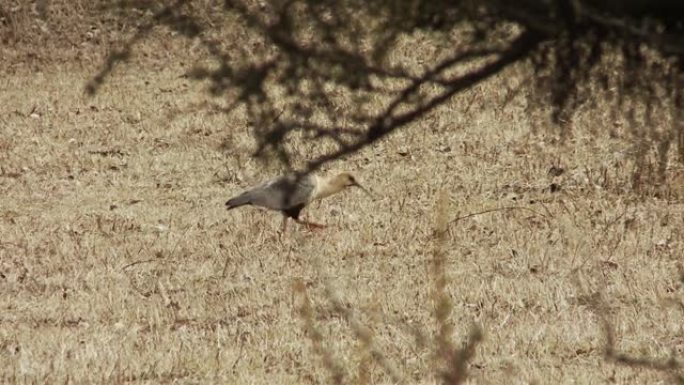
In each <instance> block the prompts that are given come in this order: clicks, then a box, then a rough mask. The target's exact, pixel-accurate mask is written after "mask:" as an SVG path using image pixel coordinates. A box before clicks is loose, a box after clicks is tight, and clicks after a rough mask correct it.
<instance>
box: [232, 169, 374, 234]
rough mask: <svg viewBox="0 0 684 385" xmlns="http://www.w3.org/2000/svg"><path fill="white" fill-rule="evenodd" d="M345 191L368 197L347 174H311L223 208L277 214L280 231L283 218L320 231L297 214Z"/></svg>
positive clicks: (276, 182) (274, 183)
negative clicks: (250, 208)
mask: <svg viewBox="0 0 684 385" xmlns="http://www.w3.org/2000/svg"><path fill="white" fill-rule="evenodd" d="M347 187H358V188H360V189H362V190H363V191H364V192H365V193H366V194H369V195H370V193H369V192H368V191H367V190H366V189H365V188H363V187H362V186H361V185H360V184H359V183H358V182H357V181H356V179H355V178H354V177H353V176H352V175H351V174H350V173H348V172H343V173H340V174H336V175H333V176H319V175H315V174H308V175H304V176H297V175H295V174H290V175H285V176H281V177H278V178H275V179H272V180H270V181H268V182H266V183H263V184H261V185H258V186H255V187H253V188H251V189H249V190H247V191H245V192H243V193H242V194H240V195H238V196H236V197H234V198H232V199H230V200H228V201H227V202H226V207H227V208H228V210H230V209H234V208H236V207H240V206H244V205H254V206H260V207H265V208H267V209H271V210H277V211H281V212H282V213H283V214H284V215H285V218H284V221H283V230H284V229H285V227H286V226H287V218H292V219H294V220H295V221H296V222H297V223H300V224H305V225H307V226H308V227H314V228H321V227H324V225H320V224H317V223H311V222H305V221H302V220H300V219H299V214H300V212H301V211H302V209H303V208H304V207H306V206H307V205H308V204H309V203H311V202H313V201H316V200H321V199H324V198H326V197H329V196H331V195H333V194H336V193H338V192H340V191H343V190H344V189H346V188H347Z"/></svg>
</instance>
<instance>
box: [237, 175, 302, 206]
mask: <svg viewBox="0 0 684 385" xmlns="http://www.w3.org/2000/svg"><path fill="white" fill-rule="evenodd" d="M314 187H315V186H314V181H313V177H312V176H310V175H307V176H304V177H301V178H299V179H297V177H296V176H295V175H286V176H282V177H279V178H276V179H273V180H271V181H268V182H266V183H264V184H262V185H259V186H256V187H254V188H253V189H251V190H248V191H245V192H244V193H242V194H241V195H239V196H237V197H235V198H233V199H231V200H230V201H229V202H230V204H229V205H230V206H238V205H244V204H252V205H256V206H262V207H266V208H269V209H273V210H285V209H288V208H291V207H294V206H297V205H301V204H306V203H307V202H308V201H309V197H310V196H311V193H312V192H313V190H314Z"/></svg>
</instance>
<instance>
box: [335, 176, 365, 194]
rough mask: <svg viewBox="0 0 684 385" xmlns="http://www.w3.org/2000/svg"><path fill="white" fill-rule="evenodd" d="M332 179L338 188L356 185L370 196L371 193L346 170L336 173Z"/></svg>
mask: <svg viewBox="0 0 684 385" xmlns="http://www.w3.org/2000/svg"><path fill="white" fill-rule="evenodd" d="M334 181H335V182H334V183H335V184H336V185H337V186H339V188H340V190H342V189H345V188H347V187H358V188H360V189H361V190H363V192H365V193H366V194H368V195H369V196H372V195H371V193H370V192H369V191H368V190H366V189H365V188H364V187H363V186H361V184H359V182H358V181H357V180H356V178H354V176H353V175H352V174H350V173H348V172H343V173H340V174H337V176H335V178H334Z"/></svg>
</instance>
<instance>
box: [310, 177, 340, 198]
mask: <svg viewBox="0 0 684 385" xmlns="http://www.w3.org/2000/svg"><path fill="white" fill-rule="evenodd" d="M317 178H318V181H317V182H318V183H316V191H315V193H314V199H323V198H326V197H329V196H331V195H333V194H336V193H338V192H340V191H341V190H342V189H343V188H344V186H343V185H341V184H340V183H339V182H338V181H337V179H335V178H334V177H329V178H325V177H319V176H317Z"/></svg>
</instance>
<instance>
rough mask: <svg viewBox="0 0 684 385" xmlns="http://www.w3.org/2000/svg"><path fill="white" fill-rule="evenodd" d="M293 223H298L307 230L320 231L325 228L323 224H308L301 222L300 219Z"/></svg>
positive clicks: (307, 222)
mask: <svg viewBox="0 0 684 385" xmlns="http://www.w3.org/2000/svg"><path fill="white" fill-rule="evenodd" d="M295 221H296V222H297V223H299V224H300V225H304V226H306V227H307V228H308V229H309V230H320V229H324V228H326V227H327V226H326V225H324V224H320V223H314V222H309V221H303V220H301V219H295Z"/></svg>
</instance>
